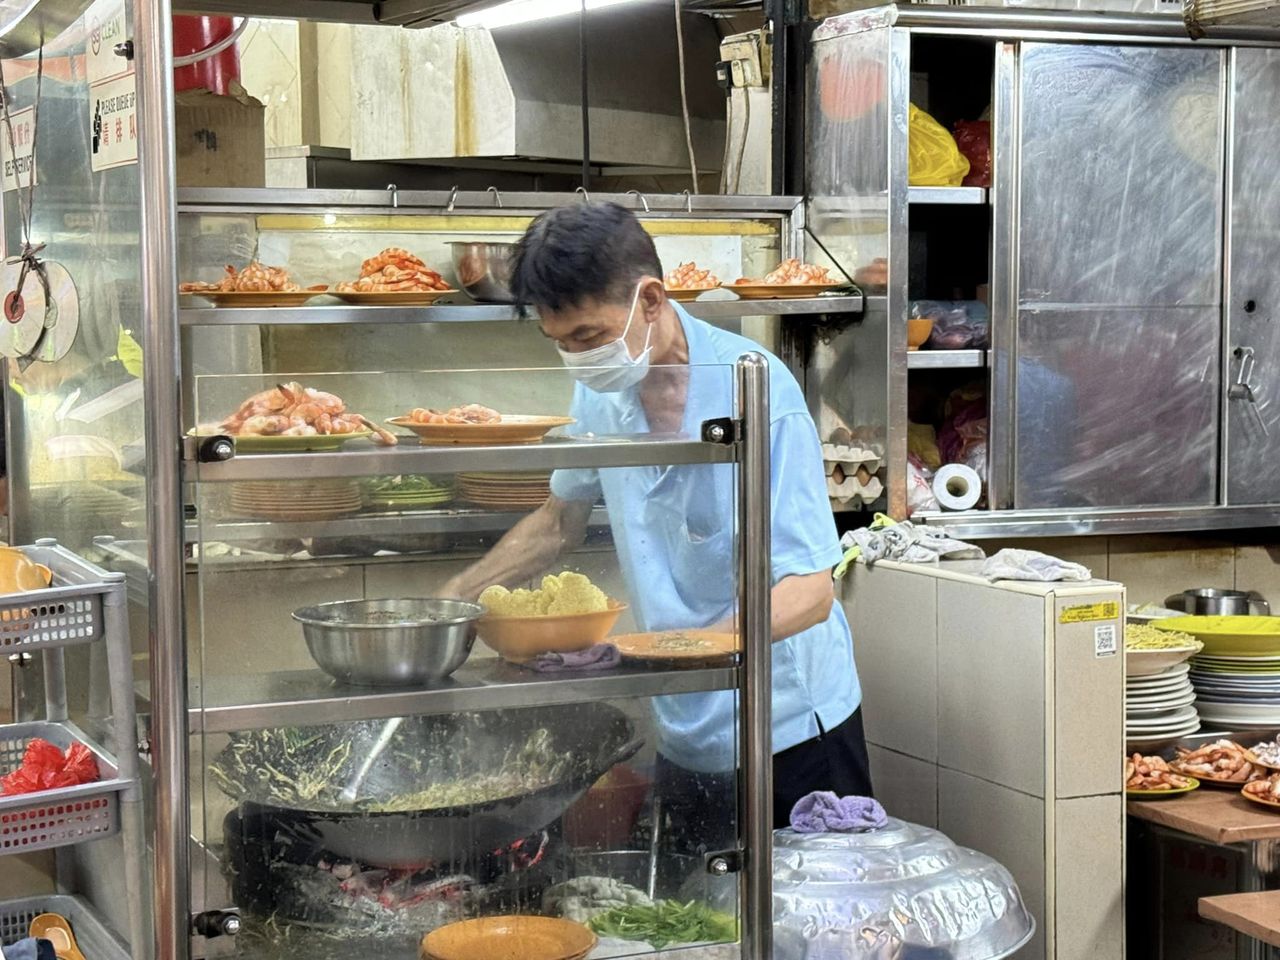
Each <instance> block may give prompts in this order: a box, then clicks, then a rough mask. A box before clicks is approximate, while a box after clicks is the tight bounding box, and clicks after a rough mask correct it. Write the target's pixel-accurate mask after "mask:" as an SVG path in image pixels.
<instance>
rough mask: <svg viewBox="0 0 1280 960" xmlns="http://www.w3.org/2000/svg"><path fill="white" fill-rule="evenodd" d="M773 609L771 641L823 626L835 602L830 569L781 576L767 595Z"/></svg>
mask: <svg viewBox="0 0 1280 960" xmlns="http://www.w3.org/2000/svg"><path fill="white" fill-rule="evenodd" d="M770 598H771V601H772V606H773V622H772V627H773V641H774V643H777V642H778V641H779V640H785V639H787V637H794V636H795V635H796V634H797V633H803V632H804V631H805V630H808V629H809V628H810V627H816V626H817V625H818V624H820V623H825V622H826V619H827V617H829V616H831V605H832V604H833V603H835V599H836V592H835V586H834V585H833V584H832V581H831V571H830V570H819V571H818V572H817V573H807V574H798V575H793V576H790V577H783V578H782V579H781V580H779V581H778V583H777V584H776V585H775V586H774V588H773V592H772V593H771V595H770Z"/></svg>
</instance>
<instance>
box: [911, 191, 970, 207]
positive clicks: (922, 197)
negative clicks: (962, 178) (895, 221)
mask: <svg viewBox="0 0 1280 960" xmlns="http://www.w3.org/2000/svg"><path fill="white" fill-rule="evenodd" d="M907 202H908V203H919V204H924V203H934V204H946V205H949V206H969V207H974V206H981V205H982V204H984V203H986V202H987V188H986V187H908V188H907Z"/></svg>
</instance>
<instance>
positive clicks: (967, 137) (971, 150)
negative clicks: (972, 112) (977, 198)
mask: <svg viewBox="0 0 1280 960" xmlns="http://www.w3.org/2000/svg"><path fill="white" fill-rule="evenodd" d="M954 133H955V137H956V146H957V147H959V148H960V152H961V153H962V154H964V156H965V159H967V160H968V161H969V172H968V173H967V174H965V178H964V186H966V187H989V186H991V122H990V121H988V120H959V121H957V122H956V125H955V128H954Z"/></svg>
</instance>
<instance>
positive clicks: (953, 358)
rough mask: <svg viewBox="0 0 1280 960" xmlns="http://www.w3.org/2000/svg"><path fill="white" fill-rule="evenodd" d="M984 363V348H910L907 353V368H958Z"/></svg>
mask: <svg viewBox="0 0 1280 960" xmlns="http://www.w3.org/2000/svg"><path fill="white" fill-rule="evenodd" d="M986 365H987V351H986V350H912V351H910V352H908V353H907V369H908V370H960V369H964V368H976V367H985V366H986Z"/></svg>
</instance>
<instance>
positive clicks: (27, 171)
mask: <svg viewBox="0 0 1280 960" xmlns="http://www.w3.org/2000/svg"><path fill="white" fill-rule="evenodd" d="M34 118H35V110H34V109H32V108H31V107H27V109H25V110H19V111H18V112H17V113H11V114H9V120H10V121H11V123H12V125H13V143H12V145H10V142H9V131H8V130H6V129H5V126H4V122H3V121H0V158H2V159H3V163H4V192H5V193H8V192H9V191H10V190H17V189H18V188H19V187H21V188H22V189H24V190H25V189H26V188H27V187H28V186H29V185H30V184H31V178H32V177H34V176H35V158H34V156H33V155H32V150H33V148H34V143H33V140H34V136H35V132H36V128H35V124H34V123H33V122H32V121H33V120H34ZM37 182H38V181H37Z"/></svg>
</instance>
